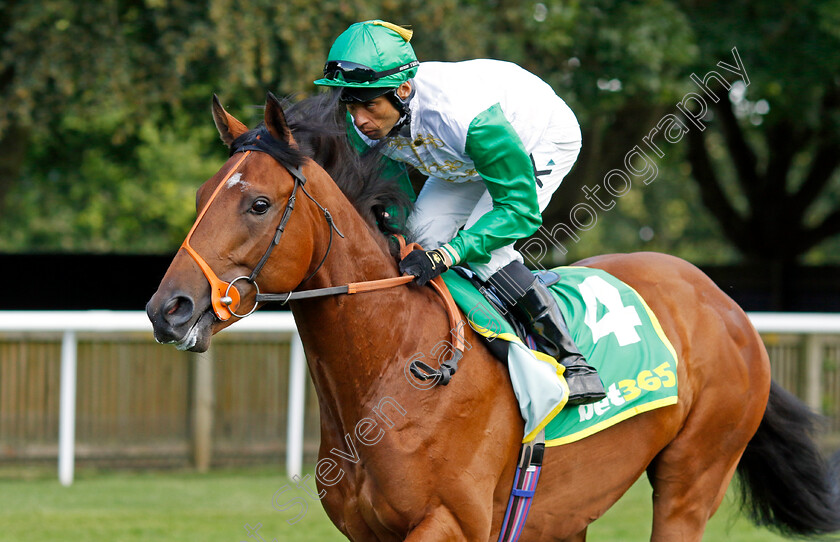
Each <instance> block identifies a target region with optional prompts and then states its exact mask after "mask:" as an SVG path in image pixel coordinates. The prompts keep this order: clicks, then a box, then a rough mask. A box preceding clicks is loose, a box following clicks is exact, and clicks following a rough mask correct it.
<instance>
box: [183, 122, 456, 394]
mask: <svg viewBox="0 0 840 542" xmlns="http://www.w3.org/2000/svg"><path fill="white" fill-rule="evenodd" d="M259 138H260V136H257V137H256V140H253V142H249V143H245V144H243V145H241V146H237V147H236V148H235V149H234V150H233V152H232V153H231V155H232V156H233V155H235V154H238V153H242V156H241V157H240V158H239V160H237V161H236V163H234V165H233V167H231V168H230V170H229V171H228V172H227V173H226V174H225V176H224V177H223V178H222V180H221V181H220V182H219V184H218V186H216V188H215V189H214V190H213V193H212V194H211V195H210V199H208V200H207V203H206V204H205V205H204V207H203V208H202V209H201V211H200V212H199V214H198V217H196V220H195V222H194V223H193V225H192V227H191V228H190V231H189V233H187V237H186V238H185V239H184V242H183V243H181V248H182V249H184V250H185V251H186V252H187V254H189V255H190V257H192V259H193V260H195V262H196V263H197V264H198V267H199V268H200V269H201V272H202V273H203V274H204V276H205V278H206V279H207V282H209V284H210V302H211V306H212V308H213V313H214V314H215V315H216V318H218V319H219V320H220V321H222V322H225V321H227V320H229V319H230V317H231V316H236V317H237V318H245V317H246V316H249V315H250V314H252V313H253V312H254V311H255V310H256V309H257V307H258V306H259V304H260V303H265V302H269V301H280V302H281V303H284V304H285V303H288V302H289V301H290V300H293V299H308V298H315V297H324V296H332V295H340V294H348V295H350V294H356V293H361V292H371V291H375V290H382V289H385V288H392V287H394V286H400V285H403V284H408V283H409V282H412V281H413V280H414V277H413V276H411V275H404V276H400V277H391V278H385V279H378V280H369V281H364V282H355V283H349V284H345V285H342V286H331V287H327V288H317V289H313V290H304V291H291V292H286V293H279V294H269V293H265V294H264V293H261V292H260V288H259V286H258V285H257V276H258V275H259V274H260V271H262V269H263V266H265V264H266V262H267V261H268V259H269V258H270V257H271V253H272V252H273V251H274V248H275V247H276V246H277V245H278V244H280V239H281V237H282V236H283V232H284V231H285V229H286V224H287V223H288V222H289V219H290V218H291V216H292V211H294V209H295V202H296V199H297V191H298V190H301V191H302V192H303V193H304V195H306V197H307V198H309V199H310V200H312V202H313V203H314V204H315V205H317V206H318V208H319V209H320V210H321V212H322V213H323V215H324V219H325V220H326V221H327V224H328V225H329V231H330V238H329V242H328V243H327V249H326V250H325V251H324V256H323V258H321V261H320V262H319V263H318V265H317V266H316V267H315V269H314V270H313V271H312V272H311V273H309V275H307V276H306V278H304V279H303V280H302V281H301V282H300V283H299V285H300V284H303V283H304V282H306V281H307V280H309V279H311V278H312V277H313V276H315V273H317V272H318V270H320V269H321V267H322V266H323V265H324V262H326V260H327V256H329V253H330V249H331V248H332V242H333V232H335V233H337V234H338V235H339V237H342V238H344V234H342V233H341V231H340V230H339V229H338V227H337V226H336V225H335V221H334V220H333V217H332V215H331V214H330V212H329V211H328V210H327V209H326V207H324V206H323V205H321V204H320V203H318V201H317V200H316V199H315V198H314V197H313V196H312V195H311V194H310V193H309V192H308V191H307V190H306V177H305V176H304V174H303V169H302V168H301V167H299V166H290V165H289V164H286V163H284V162H283V161H282V160H280V159H278V158H277V157H276V156H274V155H273V154H271V153H269V152H266V150H265V149H264V148H262V147H260V146H259V143H258V142H257V140H259ZM252 152H263V153H266V154H268V155H269V156H271V157H272V158H274V159H275V160H276V161H277V162H278V163H279V164H280V165H281V166H283V167H284V168H285V169H286V170H287V171H288V172H289V174H290V175H291V176H292V178H293V179H294V187H293V188H292V192H291V194H290V195H289V199H288V200H287V202H286V207H285V208H284V209H283V214H282V215H281V218H280V223H279V224H278V225H277V228H276V230H275V231H274V236H273V237H272V239H271V243H270V244H269V245H268V248H267V249H266V251H265V253H263V255H262V258H260V260H259V262H257V265H256V266H254V268H253V269H252V270H251V273H250V274H249V275H240V276H238V277H236V278H234V279H233V280H231V281H230V282H226V281H224V280H222V279H220V278H219V277H218V276H217V275H216V273H214V272H213V269H212V268H211V267H210V265H209V264H208V263H207V262H206V261H205V260H204V258H202V257H201V255H200V254H198V252H196V251H195V249H194V248H193V247H192V246H191V245H190V239H191V238H192V235H193V232H195V229H196V228H197V227H198V225H199V224H200V223H201V220H202V219H203V218H204V215H205V214H206V213H207V209H209V208H210V205H211V204H212V203H213V201H214V200H215V199H216V196H218V195H219V193H220V192H221V190H222V187H224V186H226V185H227V182H228V180H229V179H230V178H231V177H232V176H233V174H234V173H236V171H237V170H238V169H239V167H240V166H241V165H242V163H243V162H244V161H245V159H246V158H247V157H248V156H249V155H250V154H251V153H252ZM398 240H399V243H400V249H401V250H400V252H401V256H403V257H404V256H405V255H406V254H408V252H410V251H411V250H413V249H415V248H420V247H419V245H416V244H414V243H412V244H411V245H406V243H405V240H404V239H403V238H402V237H401V236H400V237H398ZM240 280H244V281H246V282H248V283H249V284H251V285H252V286H253V287H254V288H255V289H256V295H255V297H254V306H253V307H251V310H249V311H248V312H246V313H243V314H240V313H237V312H236V309H238V308H239V303H240V301H241V299H242V296H241V294H240V293H239V290H238V289H237V288H236V286H235V284H236V283H237V282H238V281H240ZM430 284H431V285H432V286H433V287H434V288H435V290H437V292H438V294H440V296H441V298H442V299H443V302H444V305H445V307H446V312H447V314H448V315H449V323H450V329H451V330H452V335H453V344H451V347H452V352H453V356H452V358H451V359H450V360H449V361H448V362H446V363H445V364H444V365H442V367H441V370H440V371H437V370H434V369H432V368H431V367H429V366H427V365H425V364H420V366H421V369H422V371H420V372H417V370H416V369H415V368H414V367H412V372H414V374H415V376H418V377H419V378H421V379H424V380H425V379H429V378H432V377H435V376H436V375H440V376H442V378H441V379H440V383H441V384H444V385H445V384H446V383H447V382H449V378H450V377H451V375H452V374H454V373H455V370H456V369H457V363H458V359H460V357H461V356H462V355H463V352H464V331H463V326H461V325H459V321H461V318H460V316H459V311H458V308H457V306H456V305H455V302H454V301H453V300H452V295H451V294H450V293H449V290H448V289H447V288H446V285H445V284H444V283H443V279H442V277H436V278H435V279H433V280H432V281H431V282H430ZM424 373H425V374H424Z"/></svg>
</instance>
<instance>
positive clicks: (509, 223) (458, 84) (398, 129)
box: [315, 20, 605, 405]
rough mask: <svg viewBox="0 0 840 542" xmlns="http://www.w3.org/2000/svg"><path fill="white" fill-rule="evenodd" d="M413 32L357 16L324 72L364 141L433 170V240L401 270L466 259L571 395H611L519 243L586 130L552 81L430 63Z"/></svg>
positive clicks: (426, 222) (424, 236)
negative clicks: (422, 58)
mask: <svg viewBox="0 0 840 542" xmlns="http://www.w3.org/2000/svg"><path fill="white" fill-rule="evenodd" d="M411 35H412V31H411V30H408V29H406V28H403V27H401V26H397V25H394V24H391V23H387V22H384V21H380V20H373V21H365V22H360V23H356V24H353V25H352V26H350V28H348V29H347V30H346V31H344V32H343V33H342V34H341V35H340V36H339V37H338V38H337V39H336V41H335V43H334V44H333V46H332V48H331V49H330V52H329V56H328V57H327V62H326V65H325V66H324V77H323V78H322V79H318V80H317V81H315V84H316V85H322V86H328V87H338V88H339V89H340V92H341V94H340V98H339V99H340V101H341V102H342V103H344V104H345V105H346V107H347V111H348V113H349V115H350V117H352V123H353V129H350V130H348V132H349V135H350V137H351V139H354V140H356V141H357V142H359V141H361V142H363V145H361V148H365V149H366V148H369V147H375V148H376V149H378V150H379V152H381V153H383V154H384V155H385V156H387V157H388V158H390V159H392V160H396V161H398V162H403V163H405V164H408V165H409V166H413V167H414V168H416V169H417V170H419V171H420V172H422V173H423V174H425V175H427V176H428V179H427V180H426V182H425V184H424V185H423V188H422V190H421V191H420V194H419V195H418V196H417V201H416V203H415V207H414V210H413V212H412V213H411V216H409V218H408V227H409V230H410V231H411V232H412V234H413V235H414V236H415V238H416V241H417V242H418V243H420V245H421V246H424V247H426V248H427V249H428V250H414V251H413V252H411V253H409V254H408V256H406V257H405V258H404V259H403V260H402V262H400V270H401V271H403V272H405V273H408V274H411V275H414V276H416V277H417V283H418V284H420V285H423V284H425V283H426V282H428V281H429V280H431V279H432V278H434V277H436V276H438V275H440V274H441V273H442V272H444V271H446V270H447V269H448V268H449V267H451V266H453V265H455V264H468V265H469V266H470V268H472V270H473V271H474V272H475V273H476V274H477V275H478V276H479V277H480V278H481V279H482V280H484V281H486V282H489V283H490V284H491V285H492V286H493V287H494V289H495V290H496V291H497V292H498V293H499V295H500V296H501V297H502V298H504V300H505V301H506V302H507V303H508V305H510V306H512V307H513V311H514V314H516V315H517V317H519V318H520V319H522V320H523V321H524V322H525V323H526V324H529V325H530V327H531V329H532V331H533V332H534V333H535V334H537V335H538V336H539V337H540V338H541V342H542V343H544V344H543V346H544V348H545V350H546V353H548V354H549V355H552V356H554V357H555V358H556V359H557V360H558V361H559V362H560V363H561V364H562V365H563V366H564V367H565V378H566V381H567V383H568V385H569V389H570V392H571V393H570V397H569V401H568V404H570V405H574V404H582V403H589V402H593V401H597V400H600V399H602V398H603V397H605V392H604V387H603V384H602V383H601V379H600V378H599V377H598V374H597V373H596V371H595V369H594V368H593V367H591V366H590V365H589V364H588V363H587V362H586V360H585V359H584V357H583V356H582V355H581V353H580V351H579V350H578V348H577V347H576V346H575V344H574V342H573V341H572V339H571V337H570V336H569V332H568V328H567V327H566V323H565V321H564V319H563V315H562V314H561V312H560V310H559V309H558V307H557V304H556V303H555V301H554V298H553V297H552V295H551V294H550V293H549V291H548V289H547V288H546V287H545V285H543V283H542V282H541V281H540V280H537V279H536V278H535V277H534V275H533V274H532V273H531V272H530V271H529V270H528V268H527V267H525V265H524V263H523V259H522V255H521V254H520V253H519V252H517V251H516V250H515V249H514V248H513V245H514V242H515V241H517V240H519V239H524V238H526V237H529V236H530V235H532V234H533V233H534V232H535V231H536V230H537V228H538V227H539V226H540V224H542V217H541V212H542V210H543V209H545V207H546V206H547V205H548V202H549V200H550V199H551V195H552V193H553V192H554V191H555V190H556V189H557V187H558V186H559V185H560V182H561V181H562V180H563V177H564V176H565V175H566V174H567V173H568V172H569V170H571V168H572V165H573V164H574V163H575V159H576V158H577V155H578V152H579V151H580V146H581V135H580V127H579V126H578V123H577V120H576V119H575V116H574V113H572V111H571V109H569V107H568V106H567V105H566V103H565V102H564V101H563V100H562V99H560V98H559V97H558V96H557V95H556V94H555V93H554V91H553V90H552V89H551V87H550V86H548V84H546V83H545V82H544V81H542V80H541V79H539V78H538V77H537V76H535V75H533V74H531V73H529V72H527V71H525V70H524V69H522V68H520V67H519V66H517V65H515V64H512V63H509V62H502V61H497V60H486V59H484V60H469V61H465V62H424V63H422V64H421V63H420V62H418V60H417V57H416V56H415V54H414V49H413V48H412V47H411V45H410V44H409V40H410V39H411ZM348 119H349V117H348ZM412 194H413V191H412Z"/></svg>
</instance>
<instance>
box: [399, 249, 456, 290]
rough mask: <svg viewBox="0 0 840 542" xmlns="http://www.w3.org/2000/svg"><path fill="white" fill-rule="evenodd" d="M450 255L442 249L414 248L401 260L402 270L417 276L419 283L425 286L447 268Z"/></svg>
mask: <svg viewBox="0 0 840 542" xmlns="http://www.w3.org/2000/svg"><path fill="white" fill-rule="evenodd" d="M447 256H448V255H446V253H445V252H443V250H442V249H436V250H420V249H414V250H412V251H411V252H409V253H408V255H407V256H406V257H405V258H403V259H402V261H401V262H400V271H402V272H403V273H405V274H408V275H414V276H415V277H417V284H419V285H420V286H423V285H424V284H426V283H427V282H429V281H430V280H432V279H433V278H435V277H437V276H438V275H440V274H441V273H443V272H444V271H446V270H447V269H449V264H448V263H447V260H448V258H447Z"/></svg>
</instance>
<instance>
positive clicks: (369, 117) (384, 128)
mask: <svg viewBox="0 0 840 542" xmlns="http://www.w3.org/2000/svg"><path fill="white" fill-rule="evenodd" d="M410 93H411V84H410V83H408V82H405V83H403V84H402V85H400V86H399V87H398V88H397V95H398V96H399V97H400V98H403V99H405V98H406V97H408V95H409V94H410ZM347 111H349V112H350V115H352V116H353V123H354V124H355V125H356V127H357V128H358V129H359V131H361V132H362V133H363V134H365V136H366V137H368V138H370V139H382V138H383V137H385V136H387V135H388V134H389V133H390V132H391V130H392V129H393V128H394V125H396V124H397V122H398V121H399V120H400V113H399V111H397V108H396V107H394V104H393V103H391V100H389V99H388V98H387V97H385V96H379V97H378V98H374V99H373V100H371V101H369V102H363V103H356V102H353V103H348V104H347Z"/></svg>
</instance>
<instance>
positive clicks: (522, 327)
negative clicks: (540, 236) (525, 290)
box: [450, 266, 560, 364]
mask: <svg viewBox="0 0 840 542" xmlns="http://www.w3.org/2000/svg"><path fill="white" fill-rule="evenodd" d="M450 270H451V271H454V272H455V273H457V274H458V275H460V276H461V277H463V278H465V279H466V280H468V281H469V282H470V283H471V284H472V285H473V286H474V287H475V289H476V290H478V291H479V292H480V293H481V294H482V295H483V296H484V298H485V299H486V300H487V301H488V303H490V305H492V306H493V308H495V309H496V311H497V312H498V313H499V314H500V315H501V316H502V317H503V318H504V319H505V321H506V322H507V323H508V324H509V325H510V327H511V328H513V331H514V332H515V333H516V336H517V337H519V339H520V340H521V341H522V342H523V343H525V344H526V345H528V347H529V348H530V349H531V350H536V351H541V349H540V344H539V341H537V339H536V338H535V337H534V336H533V335H532V334H531V333H530V332H529V329H528V325H527V324H526V323H525V322H522V321H520V320H519V319H518V318H516V316H514V311H513V310H512V307H511V306H510V304H509V303H507V302H506V301H505V300H504V298H503V297H502V296H500V295H499V294H498V292H496V289H495V288H494V287H493V286H492V285H491V284H490V283H489V282H485V281H483V280H481V279H480V278H479V277H478V275H476V274H475V273H474V272H473V271H471V270H470V269H467V268H466V267H461V266H453V267H452V268H451V269H450ZM534 275H535V276H536V277H537V280H539V281H540V282H542V283H543V284H544V285H545V286H546V287H548V286H551V285H552V284H557V283H558V282H559V281H560V275H559V274H558V273H557V272H555V271H548V270H541V271H534ZM483 339H484V341H485V343H486V344H487V346H488V347H489V349H490V351H491V352H492V353H493V355H494V356H495V357H496V358H497V359H498V360H499V361H501V362H502V363H504V364H507V347H506V346H504V345H502V344H501V343H500V342H498V341H494V340H492V339H489V338H487V337H483Z"/></svg>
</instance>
